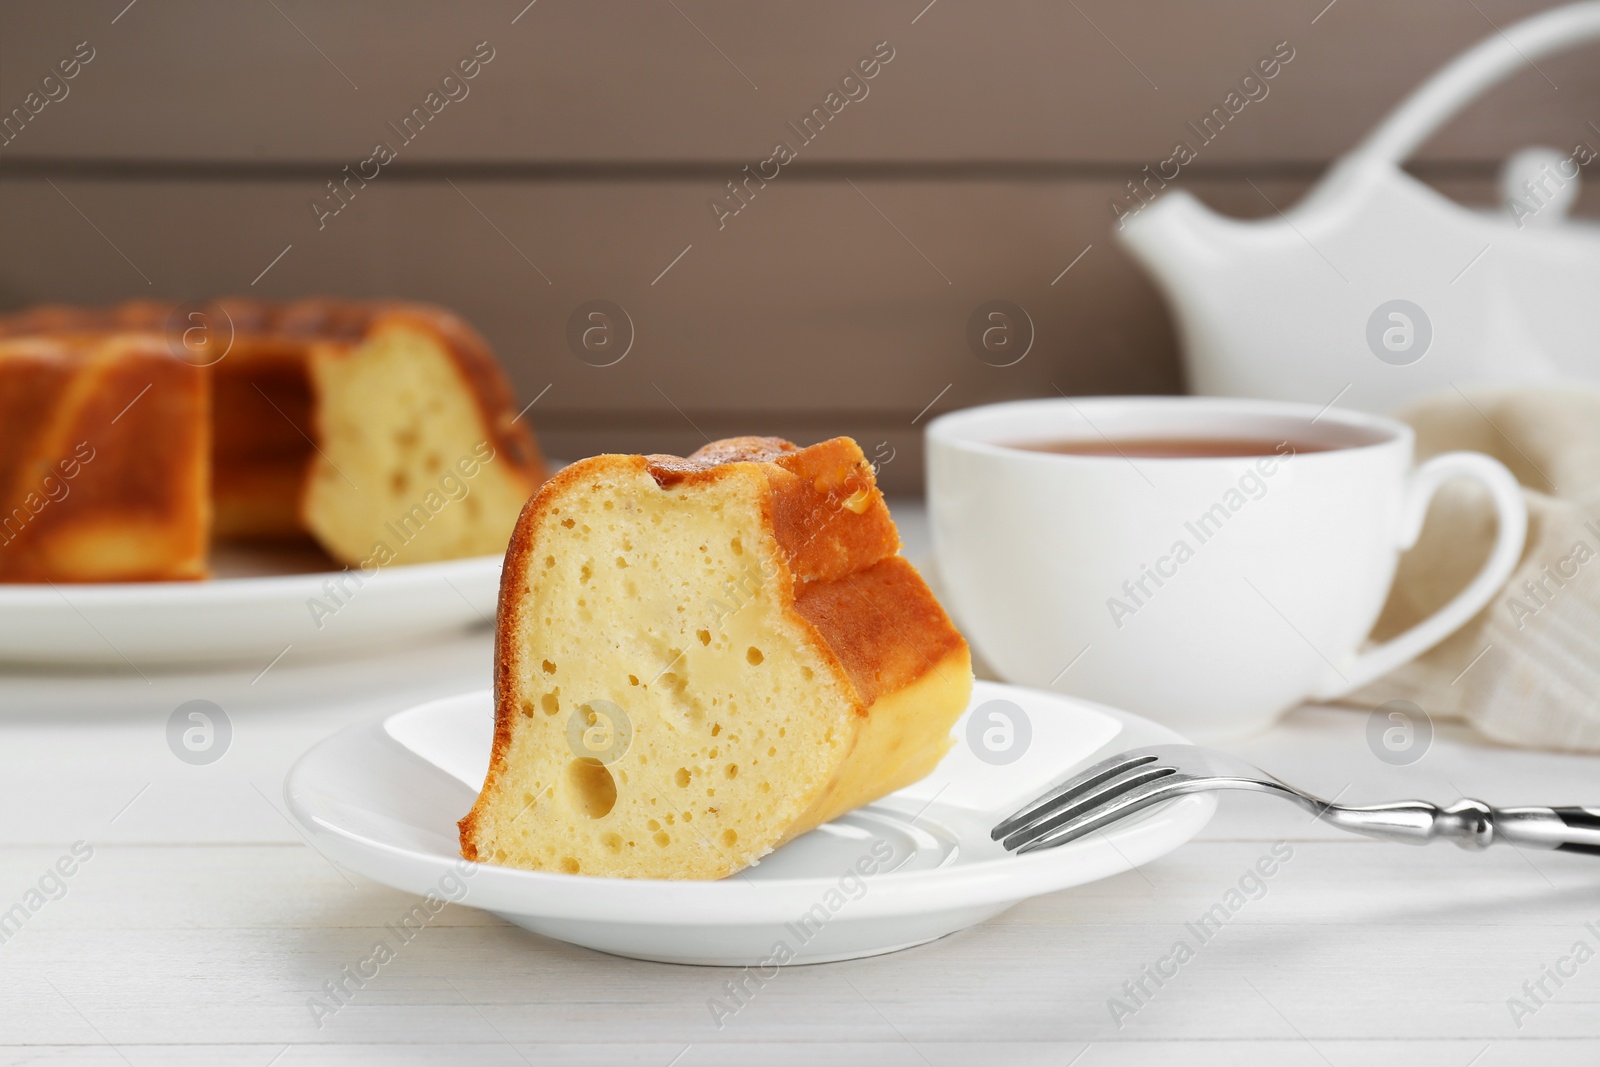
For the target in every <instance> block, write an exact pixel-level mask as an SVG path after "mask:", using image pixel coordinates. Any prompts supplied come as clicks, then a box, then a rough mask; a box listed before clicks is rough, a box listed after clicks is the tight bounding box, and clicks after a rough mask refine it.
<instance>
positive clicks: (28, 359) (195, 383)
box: [0, 334, 210, 582]
mask: <svg viewBox="0 0 1600 1067" xmlns="http://www.w3.org/2000/svg"><path fill="white" fill-rule="evenodd" d="M0 374H4V376H5V380H6V383H7V387H6V388H4V389H0V494H3V495H0V529H3V532H0V581H14V582H30V581H31V582H37V581H46V580H48V581H56V582H74V581H91V582H94V581H169V580H175V579H178V580H181V579H192V578H201V577H204V576H205V548H206V535H207V529H208V526H209V518H210V516H209V502H208V498H207V493H206V487H207V482H208V472H209V451H208V449H207V447H206V435H205V427H206V424H207V421H208V419H209V415H210V393H209V391H208V390H207V389H206V381H205V378H204V376H203V374H202V372H201V371H199V370H197V369H196V368H194V367H192V366H190V365H188V364H187V363H184V362H183V361H182V360H179V359H177V358H175V357H174V356H173V355H172V354H171V353H170V352H169V351H168V350H167V347H166V346H165V345H164V344H162V343H161V342H160V341H158V340H153V339H152V338H150V337H149V336H148V335H142V334H110V335H90V336H62V337H27V338H17V339H13V340H8V341H0Z"/></svg>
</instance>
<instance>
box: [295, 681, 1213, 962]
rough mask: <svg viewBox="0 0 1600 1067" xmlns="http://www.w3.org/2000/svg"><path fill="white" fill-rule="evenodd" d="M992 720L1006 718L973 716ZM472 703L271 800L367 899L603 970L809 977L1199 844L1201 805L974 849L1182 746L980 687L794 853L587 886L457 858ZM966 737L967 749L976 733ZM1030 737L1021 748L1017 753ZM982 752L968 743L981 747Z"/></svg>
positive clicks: (430, 707)
mask: <svg viewBox="0 0 1600 1067" xmlns="http://www.w3.org/2000/svg"><path fill="white" fill-rule="evenodd" d="M991 701H1006V702H1009V704H1008V705H1007V706H1003V707H996V706H987V707H986V706H985V705H988V704H989V702H991ZM1014 708H1020V709H1021V710H1022V712H1023V715H1024V716H1025V717H1026V719H1027V727H1026V729H1024V728H1022V727H1021V725H1020V724H1019V723H1016V722H1013V723H1012V725H1011V729H1012V735H1011V736H1012V738H1013V740H1014V742H1015V747H1016V748H1018V749H1021V750H1022V752H1021V755H1020V758H1017V759H1016V760H1014V761H1013V762H1011V763H1009V764H1005V765H992V764H990V763H988V762H985V761H983V760H980V759H979V758H978V757H977V756H976V755H975V754H974V752H973V749H972V748H971V747H970V746H969V744H968V742H967V736H968V734H967V721H968V718H969V717H971V716H972V715H973V713H974V710H975V709H976V710H977V711H978V712H979V717H980V720H981V725H982V727H983V728H985V729H987V728H991V727H993V728H996V729H999V730H1001V731H1002V733H997V734H995V735H993V739H994V740H996V741H998V740H1001V739H1002V737H1003V729H1004V727H1002V726H1001V724H1000V723H999V722H998V721H997V720H993V719H992V718H991V715H992V713H994V712H995V711H997V710H998V711H1001V712H1003V713H1006V714H1007V715H1008V716H1010V717H1011V718H1012V719H1015V718H1016V716H1015V712H1014V710H1013V709H1014ZM493 731H494V716H493V708H492V703H491V699H490V695H489V693H488V692H487V691H483V692H478V693H468V694H465V695H463V696H457V697H450V698H447V699H444V700H436V701H433V702H431V703H428V704H423V705H420V706H419V707H415V708H412V709H410V710H408V711H403V712H399V713H397V714H395V715H391V716H389V717H388V718H387V719H384V720H382V721H381V722H376V723H371V724H367V725H362V726H355V727H351V728H350V729H347V730H345V731H343V732H341V733H338V734H335V735H334V736H333V737H330V738H328V739H327V740H325V741H323V742H322V743H320V744H318V745H317V746H316V747H315V748H313V749H311V751H309V752H307V753H306V754H305V755H304V756H302V757H301V758H300V760H299V762H297V763H296V764H295V765H294V767H293V768H292V769H291V770H290V771H289V776H288V778H287V780H286V781H285V783H284V796H285V798H286V800H287V801H288V805H289V810H290V812H291V813H292V814H293V815H294V817H295V819H296V820H298V822H299V823H300V825H301V826H302V827H304V828H305V830H306V833H307V835H308V837H309V839H310V840H311V841H312V843H313V844H314V845H315V846H316V847H317V848H318V849H320V850H321V851H322V852H323V853H324V854H325V855H326V856H328V857H329V858H330V859H331V860H333V862H335V863H337V864H340V865H342V866H344V867H346V868H348V869H350V870H352V871H355V872H356V873H358V874H362V875H365V876H366V877H368V878H371V879H373V880H375V881H378V882H381V883H383V884H384V885H388V886H393V887H394V888H396V889H402V890H405V891H407V892H410V893H416V894H418V895H419V896H424V897H425V898H427V897H431V898H432V902H433V903H434V905H435V906H434V907H433V908H426V909H425V911H424V913H425V914H426V913H427V912H431V911H436V910H437V906H438V905H437V902H438V901H443V900H449V901H453V902H456V903H461V904H467V905H470V906H472V907H475V908H482V909H484V910H485V911H489V912H493V913H494V914H496V915H499V916H501V917H502V918H504V919H506V920H508V921H510V922H513V923H516V924H517V925H519V926H524V927H526V928H528V929H529V930H533V931H535V932H536V933H540V934H544V935H546V936H548V937H553V938H556V939H558V940H561V941H568V942H571V943H572V944H575V945H585V946H587V947H589V948H594V949H599V950H600V951H602V952H609V953H612V954H615V955H618V956H631V957H634V958H636V959H644V960H658V961H661V962H664V963H695V964H707V965H714V966H735V967H737V966H757V967H770V966H774V965H781V964H784V963H788V962H797V963H824V962H828V961H832V960H845V959H855V958H858V957H862V956H873V955H877V954H879V953H883V952H893V951H895V950H896V949H901V948H909V947H911V946H912V945H919V944H922V943H923V942H925V941H931V940H933V939H934V938H936V937H943V936H944V935H945V934H949V933H954V932H955V931H957V930H962V929H965V928H966V927H968V926H972V925H974V924H976V923H980V922H982V921H984V920H985V919H988V918H990V917H992V916H995V915H998V914H999V913H1000V912H1002V911H1004V910H1006V909H1007V908H1009V907H1011V906H1012V905H1013V904H1016V903H1018V902H1020V901H1022V900H1025V899H1027V898H1029V897H1033V896H1037V895H1039V894H1041V893H1049V892H1053V891H1055V890H1058V889H1065V888H1067V887H1068V886H1075V885H1082V884H1083V883H1085V882H1092V881H1095V880H1096V879H1100V878H1106V877H1108V876H1110V875H1114V874H1119V873H1121V872H1123V871H1126V870H1128V869H1129V867H1130V865H1134V864H1141V863H1145V862H1148V861H1149V860H1152V859H1155V858H1156V857H1157V856H1161V855H1163V854H1165V853H1167V852H1170V851H1171V850H1172V849H1174V848H1177V847H1178V846H1179V845H1181V844H1183V843H1184V842H1185V841H1187V840H1189V838H1191V837H1193V836H1194V835H1195V834H1196V833H1198V832H1199V830H1200V828H1201V827H1203V826H1204V825H1205V824H1206V822H1207V821H1208V820H1209V819H1210V818H1211V814H1212V812H1213V811H1215V810H1216V799H1215V797H1214V796H1212V795H1210V794H1200V795H1195V796H1188V797H1184V798H1182V799H1179V800H1176V801H1173V802H1170V803H1168V804H1165V805H1161V806H1158V807H1155V808H1152V809H1150V810H1149V811H1148V812H1145V813H1143V814H1142V815H1141V816H1138V817H1135V818H1133V819H1129V820H1127V821H1126V822H1123V823H1119V824H1116V825H1114V826H1113V827H1111V828H1110V829H1108V830H1106V831H1105V832H1104V833H1103V834H1096V835H1094V836H1092V837H1089V838H1085V839H1083V840H1080V841H1075V842H1073V843H1072V844H1069V845H1064V846H1062V847H1060V848H1055V849H1047V850H1044V851H1041V852H1034V853H1030V854H1029V855H1026V856H1014V855H1011V854H1008V853H1006V852H1005V851H1004V850H1003V849H1001V847H1000V846H999V845H998V844H996V843H995V842H993V841H992V840H990V838H989V830H990V828H991V827H992V826H994V825H995V823H997V822H999V821H1000V819H1002V818H1003V817H1004V816H1006V815H1009V814H1010V813H1011V812H1012V811H1014V810H1015V809H1016V808H1018V807H1020V806H1021V805H1022V804H1024V803H1026V802H1027V801H1028V800H1030V799H1032V798H1033V797H1035V796H1037V795H1038V794H1039V793H1041V792H1043V791H1044V790H1046V789H1048V788H1049V787H1050V786H1052V785H1054V784H1056V783H1058V782H1061V781H1063V780H1065V779H1066V778H1068V777H1069V776H1071V775H1072V774H1074V773H1076V772H1077V771H1079V770H1081V769H1082V768H1083V767H1084V766H1086V765H1088V764H1090V763H1093V762H1094V761H1096V760H1099V759H1103V758H1105V756H1106V755H1108V754H1109V753H1111V752H1115V751H1120V750H1122V749H1126V748H1132V747H1135V746H1139V745H1150V744H1171V743H1181V742H1182V741H1183V739H1182V738H1181V737H1179V736H1178V735H1177V734H1175V733H1173V732H1172V731H1171V730H1169V729H1167V728H1166V727H1164V726H1159V725H1157V724H1155V723H1153V722H1150V721H1148V720H1146V719H1141V718H1139V717H1138V716H1135V715H1130V714H1127V713H1126V712H1121V711H1117V710H1115V709H1112V708H1108V707H1104V706H1101V705H1098V704H1090V703H1087V702H1084V701H1080V700H1072V699H1069V698H1066V697H1062V696H1059V695H1057V694H1054V693H1044V692H1039V691H1037V690H1032V689H1020V688H1017V687H1015V686H1008V685H1000V684H998V683H992V682H978V683H977V685H976V687H975V689H974V691H973V698H972V705H971V706H969V707H968V709H967V712H966V714H965V715H963V716H962V718H961V721H960V722H958V723H957V724H956V726H955V728H954V730H953V731H952V732H953V734H954V736H955V739H956V743H955V746H954V747H953V748H952V749H951V750H950V753H949V755H947V756H946V757H945V758H944V760H943V762H941V763H940V764H939V766H938V767H937V768H936V769H935V770H934V772H933V774H931V775H929V776H928V777H927V778H925V779H923V780H922V781H921V782H918V783H917V784H916V785H914V786H912V787H910V788H908V789H903V790H901V791H900V792H898V793H894V794H891V795H890V796H887V797H884V798H883V799H882V800H878V801H876V802H874V803H872V804H868V805H867V806H865V807H863V808H859V809H857V810H856V811H853V812H851V813H850V814H848V815H845V816H843V817H841V818H839V819H836V820H834V821H833V822H831V823H829V824H827V825H826V826H821V827H818V828H817V829H816V830H813V831H811V832H810V833H809V834H806V835H804V836H803V837H799V838H796V839H795V840H794V841H791V842H790V843H789V844H787V845H785V846H784V847H783V848H781V849H778V850H777V851H776V852H773V853H772V854H771V855H769V856H767V857H766V858H765V859H763V860H762V861H761V863H760V864H759V865H757V866H755V867H752V868H749V869H747V870H745V871H743V872H741V873H740V874H737V875H734V876H733V877H730V878H725V879H723V880H721V881H716V882H688V881H656V880H644V879H627V878H596V877H587V876H584V875H574V874H553V873H546V872H542V871H523V870H514V869H512V868H509V867H496V866H492V865H488V864H479V863H467V862H466V861H464V860H462V859H461V858H460V853H459V852H458V839H457V835H456V820H457V819H458V818H460V817H461V816H462V815H465V814H466V812H467V810H468V809H469V808H471V807H472V803H473V801H474V800H475V799H476V797H477V794H478V789H479V786H480V785H481V784H482V782H483V776H484V772H485V770H486V769H487V768H488V765H489V749H490V743H491V739H492V736H493ZM980 732H981V731H980ZM1028 734H1031V737H1029V738H1028V739H1027V740H1026V741H1024V740H1023V738H1025V737H1027V735H1028ZM979 745H980V747H981V745H982V742H981V740H980V741H979Z"/></svg>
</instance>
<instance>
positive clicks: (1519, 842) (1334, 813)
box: [1318, 800, 1600, 856]
mask: <svg viewBox="0 0 1600 1067" xmlns="http://www.w3.org/2000/svg"><path fill="white" fill-rule="evenodd" d="M1318 814H1319V815H1320V816H1321V818H1322V820H1323V821H1324V822H1328V823H1332V824H1333V825H1334V826H1337V827H1339V828H1341V829H1344V830H1349V831H1351V832H1352V833H1358V834H1365V835H1366V836H1368V837H1379V838H1384V839H1385V840H1390V841H1402V842H1405V843H1406V844H1412V845H1426V844H1428V843H1429V842H1431V841H1440V840H1443V841H1453V842H1455V843H1456V844H1457V845H1459V846H1460V847H1462V848H1465V849H1469V850H1473V851H1477V850H1480V849H1485V848H1488V847H1489V846H1490V845H1493V844H1497V843H1499V842H1505V843H1506V844H1509V845H1516V846H1518V847H1520V848H1541V849H1559V850H1560V851H1562V852H1582V853H1586V854H1587V855H1590V856H1600V808H1494V807H1490V806H1489V805H1488V804H1485V803H1484V802H1483V801H1481V800H1458V801H1456V802H1455V803H1454V804H1452V805H1450V806H1449V807H1447V808H1442V807H1440V806H1439V805H1437V804H1430V803H1428V802H1427V801H1425V800H1402V801H1399V802H1397V803H1394V804H1376V805H1373V806H1372V807H1364V808H1352V807H1345V806H1342V805H1338V804H1329V805H1326V806H1324V808H1323V809H1322V810H1321V811H1319V812H1318Z"/></svg>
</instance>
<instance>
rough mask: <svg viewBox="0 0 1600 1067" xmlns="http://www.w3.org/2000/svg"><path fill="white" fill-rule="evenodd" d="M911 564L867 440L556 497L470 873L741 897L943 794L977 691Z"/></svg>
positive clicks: (528, 582) (519, 550) (572, 476)
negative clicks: (806, 845)
mask: <svg viewBox="0 0 1600 1067" xmlns="http://www.w3.org/2000/svg"><path fill="white" fill-rule="evenodd" d="M899 546H900V539H899V534H898V532H897V531H896V530H895V527H894V523H893V521H892V520H891V519H890V517H889V511H888V508H887V507H886V506H885V504H884V502H883V497H882V494H881V493H879V491H878V489H877V486H876V484H875V483H874V480H873V476H872V469H871V467H870V466H869V465H868V464H867V462H866V461H865V459H864V458H863V457H862V454H861V450H860V449H859V448H858V447H857V446H856V443H855V442H854V441H851V440H849V439H848V438H837V439H835V440H832V441H825V442H823V443H821V444H818V445H813V446H812V447H810V448H805V449H797V448H796V447H795V446H794V445H792V444H790V443H789V442H787V441H781V440H778V439H776V438H763V437H746V438H735V439H732V440H727V441H719V442H716V443H714V444H710V445H707V446H706V447H705V448H703V449H701V450H700V451H699V452H696V453H695V454H694V455H692V456H690V457H689V458H687V459H681V458H678V457H676V456H598V457H596V458H593V459H588V460H584V461H582V462H580V463H576V464H574V465H572V466H570V467H568V468H566V469H565V470H563V471H561V472H560V473H559V474H557V475H555V476H554V477H553V478H552V479H551V480H550V481H549V482H547V483H546V484H545V485H544V487H543V488H542V489H541V490H540V491H539V493H538V495H537V496H535V497H534V498H533V499H532V500H531V501H529V502H528V505H527V507H526V508H525V509H524V510H523V512H522V516H521V518H520V519H519V520H518V522H517V527H516V532H515V533H514V534H513V536H512V540H511V547H510V549H509V550H508V552H507V554H506V565H505V571H504V573H503V575H502V577H501V586H500V612H499V619H498V625H497V630H496V653H495V656H496V668H495V671H496V673H495V703H496V709H495V737H494V750H493V756H492V758H491V761H490V765H489V771H488V777H487V779H486V781H485V782H484V786H483V791H482V793H481V794H480V795H479V797H478V801H477V803H476V804H475V805H474V806H473V809H472V811H471V812H470V813H469V814H468V815H467V816H466V817H465V818H464V819H462V820H461V823H460V830H461V851H462V855H464V856H465V857H466V858H468V859H474V860H480V861H483V862H486V863H498V864H504V865H508V866H513V867H522V868H528V869H533V870H547V871H558V872H566V873H571V874H580V873H581V874H592V875H608V876H616V877H630V878H720V877H723V876H725V875H728V874H732V873H733V872H735V871H738V870H740V869H742V868H744V867H746V866H748V865H749V864H751V863H754V862H756V861H757V860H759V859H760V858H761V857H762V856H764V855H766V854H767V853H768V852H770V851H772V850H773V849H774V848H777V847H778V846H779V845H781V844H783V843H784V842H786V841H788V840H790V839H791V838H794V837H796V836H798V835H799V834H802V833H804V832H805V831H807V830H810V829H812V828H813V827H815V826H818V825H820V824H821V823H824V822H827V821H828V820H829V819H832V818H834V817H835V816H838V815H840V814H842V813H844V812H846V811H849V810H851V809H852V808H855V807H858V806H860V805H862V804H865V803H867V802H868V801H870V800H873V799H875V798H877V797H880V796H883V795H884V794H886V793H889V792H892V791H894V790H896V789H899V788H901V787H903V786H906V785H908V784H910V783H912V782H914V781H916V780H918V779H919V778H921V777H923V776H924V775H926V774H927V773H928V772H929V771H931V770H932V769H933V768H934V766H935V765H936V764H937V763H938V762H939V760H940V758H941V757H942V756H943V755H944V753H945V751H946V750H947V749H948V748H949V746H950V743H951V742H950V738H949V733H950V728H951V725H952V724H953V723H954V722H955V720H956V718H957V717H958V716H959V715H960V714H961V712H962V711H963V710H964V709H965V707H966V705H967V701H968V697H969V695H970V692H971V687H972V671H971V665H970V659H969V656H968V652H967V646H966V643H965V642H964V641H963V640H962V639H961V636H960V635H959V634H958V633H957V632H956V631H955V629H954V627H952V626H951V624H950V620H949V619H948V618H947V617H946V615H945V613H944V611H943V610H942V609H941V608H940V606H939V604H938V602H937V601H935V600H934V598H933V595H932V594H931V593H930V592H929V591H928V587H927V585H926V584H924V582H923V581H922V578H921V577H920V576H919V575H918V574H917V572H916V571H915V570H914V569H913V568H912V567H911V565H910V564H909V563H908V562H906V560H905V559H903V558H902V557H901V556H899V555H898V551H899Z"/></svg>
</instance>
